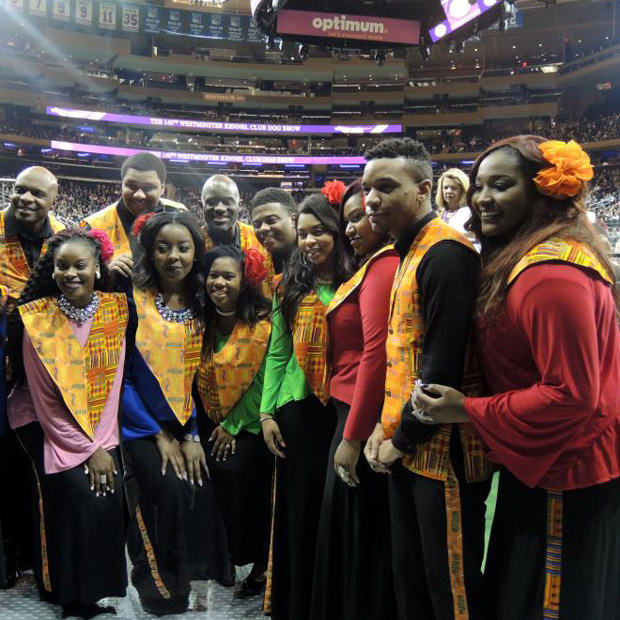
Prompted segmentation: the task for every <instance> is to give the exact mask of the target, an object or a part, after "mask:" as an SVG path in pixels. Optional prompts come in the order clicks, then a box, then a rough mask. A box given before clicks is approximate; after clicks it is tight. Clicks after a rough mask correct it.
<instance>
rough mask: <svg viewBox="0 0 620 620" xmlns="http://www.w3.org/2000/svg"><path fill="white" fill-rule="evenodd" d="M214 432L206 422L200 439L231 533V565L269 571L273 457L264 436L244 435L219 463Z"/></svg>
mask: <svg viewBox="0 0 620 620" xmlns="http://www.w3.org/2000/svg"><path fill="white" fill-rule="evenodd" d="M205 418H206V416H205ZM214 428H215V425H214V424H213V423H212V422H211V421H210V420H208V419H207V420H206V421H204V420H203V422H202V423H201V424H200V437H201V438H202V440H203V447H204V450H205V453H206V455H207V465H208V467H209V473H210V475H211V481H212V482H213V488H214V489H215V495H216V497H217V501H218V504H219V506H220V510H221V512H222V516H223V517H224V524H225V525H226V530H227V532H228V543H229V546H230V554H231V559H232V562H233V564H235V565H237V566H244V565H245V564H254V563H258V564H259V565H261V566H264V567H265V568H267V559H268V557H269V536H270V533H271V484H272V477H273V465H274V457H273V455H272V454H271V452H269V450H268V449H267V446H266V444H265V441H264V440H263V436H262V434H260V435H254V434H253V433H248V432H246V431H241V432H240V433H239V434H238V435H237V437H236V450H235V454H234V455H233V456H229V457H228V460H226V461H219V462H218V461H216V460H215V458H214V457H212V456H211V450H212V448H213V443H209V442H208V441H207V440H208V439H209V437H210V436H211V433H212V432H213V429H214Z"/></svg>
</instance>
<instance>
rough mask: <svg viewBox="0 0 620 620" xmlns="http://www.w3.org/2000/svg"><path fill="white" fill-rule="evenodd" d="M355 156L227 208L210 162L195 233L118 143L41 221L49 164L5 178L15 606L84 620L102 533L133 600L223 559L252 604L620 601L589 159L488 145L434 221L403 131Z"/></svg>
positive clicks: (617, 412) (569, 613)
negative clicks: (115, 182)
mask: <svg viewBox="0 0 620 620" xmlns="http://www.w3.org/2000/svg"><path fill="white" fill-rule="evenodd" d="M366 160H367V164H366V166H365V169H364V173H363V177H362V178H360V179H359V180H357V181H356V182H354V183H353V184H351V185H350V186H348V187H346V188H345V187H344V184H342V183H341V182H338V181H336V182H330V183H328V184H327V185H326V187H325V188H323V190H322V191H321V192H320V193H317V194H313V195H310V196H309V197H307V198H306V199H305V200H304V201H303V202H302V203H301V204H300V205H299V206H297V205H296V204H295V203H294V201H293V200H292V198H291V196H290V194H288V193H287V192H285V191H283V190H281V189H272V188H270V189H264V190H262V191H260V192H258V193H257V194H256V195H255V197H254V199H253V201H252V205H251V220H252V225H248V224H244V223H242V222H239V221H238V215H239V191H238V189H237V186H236V184H235V182H234V181H233V180H232V179H231V178H229V177H227V176H223V175H215V176H212V177H211V178H209V179H208V180H207V182H206V183H205V185H204V188H203V191H202V203H203V214H204V222H203V223H202V225H201V223H199V222H198V221H197V220H196V219H195V218H194V217H193V216H192V215H191V214H190V213H189V211H188V210H187V209H186V208H185V206H184V205H182V204H179V203H176V202H174V201H172V200H168V199H166V198H164V197H163V195H162V194H163V192H164V188H165V183H166V170H165V168H164V165H163V164H162V162H161V160H159V159H158V158H156V157H154V156H152V155H150V154H139V155H134V156H132V157H130V158H129V159H127V160H126V161H125V162H124V164H123V167H122V170H121V178H122V192H121V195H120V196H119V199H118V201H117V202H115V203H114V204H112V205H110V206H107V207H105V208H103V209H102V210H100V211H97V212H95V213H94V214H93V215H91V216H89V217H87V218H86V219H85V221H83V222H82V223H81V225H80V227H79V228H75V229H64V227H63V226H62V224H60V223H59V222H58V221H57V220H56V219H55V218H54V216H53V215H52V210H53V203H54V199H55V197H56V194H57V184H56V179H55V177H54V176H53V175H52V174H51V173H50V172H49V171H48V170H46V169H45V168H41V167H31V168H27V169H26V170H24V171H22V173H21V174H20V175H19V176H18V178H17V180H16V183H15V189H14V192H13V195H12V197H11V203H10V205H9V206H8V207H7V208H5V209H4V211H1V212H0V293H1V295H2V317H1V321H0V330H1V334H0V335H1V339H0V342H1V344H2V348H3V350H2V358H3V359H4V357H5V355H6V357H7V363H6V373H2V381H1V384H0V389H1V390H2V392H1V393H0V399H1V400H0V414H1V415H0V435H1V437H0V504H1V509H0V517H1V519H0V524H1V526H2V528H3V532H2V538H3V549H2V550H0V560H2V561H0V585H2V586H4V587H8V586H11V585H12V584H13V583H14V582H15V580H16V579H17V577H18V575H19V572H18V568H19V566H20V565H21V566H22V567H24V566H27V565H28V563H31V565H32V567H33V569H34V574H35V578H36V583H37V587H38V591H39V594H40V597H41V599H42V600H45V601H48V602H50V603H53V604H56V605H61V606H62V607H63V612H64V614H65V616H67V615H78V616H82V617H85V618H89V617H93V616H95V615H97V614H99V613H102V612H105V611H107V610H106V608H104V607H101V606H98V605H97V602H98V601H100V600H101V599H104V598H106V597H122V596H124V595H125V592H126V588H127V580H128V571H127V566H126V555H125V554H126V551H127V555H128V557H129V559H130V573H129V575H130V579H131V583H132V584H133V586H134V587H135V588H136V589H137V591H138V594H139V597H140V602H141V604H142V607H143V608H144V610H145V611H147V612H150V613H152V614H155V615H159V616H162V615H166V614H175V613H183V612H184V611H186V610H187V609H188V603H189V595H190V591H191V582H192V581H196V580H208V579H215V580H217V581H218V582H219V583H220V584H222V585H225V586H234V585H235V566H243V565H247V564H251V565H252V568H251V571H250V573H249V575H248V576H247V578H246V579H245V580H244V581H243V582H242V583H241V584H238V585H237V590H236V594H237V596H241V597H246V596H260V595H262V596H264V604H263V605H264V611H265V613H267V614H270V615H271V617H272V618H273V619H274V620H386V619H391V618H393V619H396V618H400V620H418V619H419V620H467V619H470V620H538V619H541V620H542V619H553V618H561V619H562V620H583V619H586V618H587V619H588V620H612V619H613V618H618V617H619V616H618V615H619V614H620V594H619V592H620V590H619V588H618V584H619V583H620V527H619V523H620V487H619V485H620V482H619V478H620V449H619V447H620V441H619V438H620V433H619V431H620V389H619V388H620V337H619V331H618V323H617V303H616V296H615V284H614V277H613V269H612V266H611V264H610V262H609V259H608V257H607V255H606V254H605V249H604V247H603V246H602V245H601V242H600V240H599V238H598V236H597V234H596V232H595V231H594V229H593V228H592V226H591V225H590V223H589V222H588V218H587V215H586V212H585V208H584V197H585V195H586V192H587V189H588V182H589V181H590V180H591V179H592V176H593V172H592V167H591V165H590V162H589V159H588V156H587V155H586V154H585V153H584V151H583V150H582V149H581V147H580V146H579V145H577V144H576V143H574V142H572V141H571V142H568V143H565V142H559V141H546V140H544V139H542V138H539V137H535V136H518V137H515V138H511V139H508V140H503V141H501V142H497V143H495V144H494V145H493V146H491V147H490V148H489V149H488V150H487V151H485V152H484V153H483V154H482V155H481V156H480V157H479V158H478V160H477V161H476V163H475V165H474V167H473V169H472V171H471V174H470V176H469V178H468V177H467V176H466V175H465V174H464V173H463V172H462V171H460V170H457V169H452V170H449V171H448V172H447V173H445V174H444V175H443V176H442V178H441V179H440V182H439V189H438V191H437V196H436V200H435V203H436V205H437V211H435V210H434V208H433V195H432V194H433V182H432V179H433V171H432V165H431V160H430V157H429V155H428V153H427V152H426V150H425V149H424V147H423V146H422V145H421V144H420V143H418V142H416V141H414V140H411V139H409V138H402V139H400V138H397V139H388V140H385V141H383V142H381V143H379V144H378V145H376V146H374V147H373V148H371V149H370V150H369V151H368V152H367V153H366ZM5 343H6V347H5ZM5 382H6V385H5ZM7 420H8V425H7V424H6V421H7ZM9 425H10V429H9V428H8V426H9ZM494 472H499V483H498V491H497V506H496V511H495V516H494V520H493V525H492V530H491V534H490V541H489V543H488V556H487V558H486V563H483V556H484V552H485V514H486V505H485V501H486V500H487V497H488V496H489V491H490V488H491V480H492V476H493V474H494ZM30 485H32V486H31V487H30ZM32 532H34V536H33V537H34V544H33V545H32V546H30V545H29V540H28V538H29V536H30V535H31V533H32ZM29 549H30V551H31V553H32V557H28V556H29Z"/></svg>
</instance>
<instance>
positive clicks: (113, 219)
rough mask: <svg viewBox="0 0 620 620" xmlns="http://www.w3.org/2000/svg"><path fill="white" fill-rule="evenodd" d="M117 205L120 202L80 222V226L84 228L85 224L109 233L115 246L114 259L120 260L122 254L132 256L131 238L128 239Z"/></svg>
mask: <svg viewBox="0 0 620 620" xmlns="http://www.w3.org/2000/svg"><path fill="white" fill-rule="evenodd" d="M117 204H118V202H115V203H114V204H111V205H109V206H107V207H105V209H101V211H97V212H96V213H93V214H92V215H89V216H88V217H87V218H85V219H84V221H83V222H80V226H82V227H84V225H85V224H88V225H89V226H90V227H91V228H98V229H99V230H104V231H105V232H106V233H107V235H108V237H110V241H111V242H112V245H113V246H114V256H113V257H112V259H114V258H118V257H119V256H120V255H121V254H128V255H129V256H131V246H130V245H129V237H127V234H126V233H125V229H124V228H123V223H122V222H121V218H120V217H119V215H118V211H117V209H116V205H117ZM112 259H110V260H112Z"/></svg>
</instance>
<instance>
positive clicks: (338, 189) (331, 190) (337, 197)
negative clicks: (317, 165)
mask: <svg viewBox="0 0 620 620" xmlns="http://www.w3.org/2000/svg"><path fill="white" fill-rule="evenodd" d="M346 189H347V186H346V185H345V184H344V183H343V182H342V181H327V183H325V186H324V187H323V189H321V194H323V196H325V198H327V202H329V204H330V205H331V206H332V207H339V206H340V203H341V201H342V197H343V196H344V192H345V191H346Z"/></svg>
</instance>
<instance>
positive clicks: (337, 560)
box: [311, 399, 396, 620]
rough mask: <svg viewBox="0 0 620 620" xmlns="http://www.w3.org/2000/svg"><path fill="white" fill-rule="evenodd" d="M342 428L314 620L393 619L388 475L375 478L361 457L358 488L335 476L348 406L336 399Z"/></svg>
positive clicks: (324, 517)
mask: <svg viewBox="0 0 620 620" xmlns="http://www.w3.org/2000/svg"><path fill="white" fill-rule="evenodd" d="M333 403H334V405H335V407H336V411H337V414H338V426H337V428H336V432H335V433H334V437H333V439H332V444H331V448H330V451H329V458H328V463H327V478H326V482H325V492H324V494H323V505H322V509H321V519H320V522H319V532H318V539H317V546H316V547H317V548H316V558H315V566H314V589H313V592H312V612H311V618H312V620H348V619H349V618H351V619H355V620H394V619H395V618H396V599H395V596H394V594H395V593H394V582H393V579H392V545H391V539H390V514H389V502H388V480H387V476H382V475H378V474H375V473H374V472H373V471H372V470H371V469H370V467H369V465H368V462H367V461H366V459H365V458H364V455H363V453H362V454H360V458H359V461H358V463H357V474H358V476H359V479H360V485H359V486H358V487H356V488H350V487H349V486H347V485H346V484H345V483H344V482H343V481H342V480H341V479H340V478H339V477H338V475H337V474H336V472H335V471H334V466H333V463H334V454H335V452H336V449H337V448H338V446H339V445H340V442H341V441H342V434H343V432H344V427H345V424H346V421H347V416H348V414H349V409H350V406H349V405H347V404H346V403H343V402H341V401H339V400H335V399H333Z"/></svg>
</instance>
